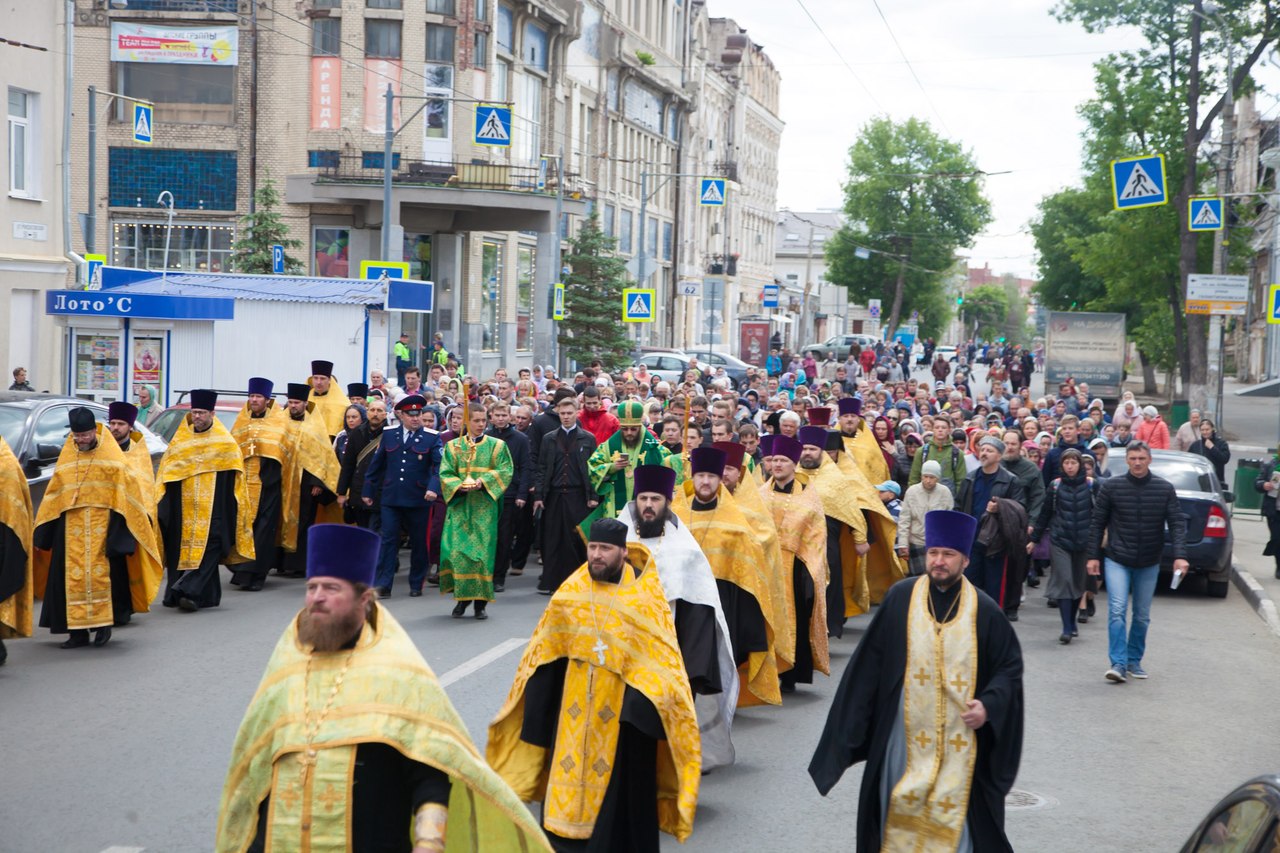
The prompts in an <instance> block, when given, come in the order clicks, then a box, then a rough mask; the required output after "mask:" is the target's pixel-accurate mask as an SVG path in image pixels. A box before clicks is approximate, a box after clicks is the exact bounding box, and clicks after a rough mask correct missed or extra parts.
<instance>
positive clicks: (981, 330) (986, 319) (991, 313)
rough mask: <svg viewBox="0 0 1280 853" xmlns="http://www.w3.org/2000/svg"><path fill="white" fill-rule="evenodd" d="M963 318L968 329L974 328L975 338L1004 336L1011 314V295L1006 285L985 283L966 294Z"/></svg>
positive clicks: (962, 311)
mask: <svg viewBox="0 0 1280 853" xmlns="http://www.w3.org/2000/svg"><path fill="white" fill-rule="evenodd" d="M960 316H961V319H962V320H964V328H965V330H966V331H968V330H974V333H973V337H974V338H975V339H987V340H995V339H996V338H999V337H1002V336H1004V329H1005V321H1006V320H1007V319H1008V316H1009V295H1008V294H1007V293H1006V292H1005V289H1004V286H1003V285H999V284H984V285H982V286H981V287H975V288H974V289H973V290H971V291H969V292H968V293H966V294H965V297H964V305H962V306H961V311H960Z"/></svg>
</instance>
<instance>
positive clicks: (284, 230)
mask: <svg viewBox="0 0 1280 853" xmlns="http://www.w3.org/2000/svg"><path fill="white" fill-rule="evenodd" d="M279 204H280V193H278V192H277V191H276V185H275V183H274V182H273V181H272V180H271V177H270V176H269V175H268V176H267V179H266V180H265V181H263V182H262V186H260V187H258V191H257V193H255V194H254V211H253V213H250V214H249V215H248V216H244V217H241V219H240V228H241V232H240V237H239V239H237V240H236V253H235V255H234V257H233V258H232V268H233V269H234V270H235V271H236V272H240V273H257V274H264V273H265V274H270V273H271V272H272V271H273V269H274V267H273V264H272V258H271V247H272V246H283V247H284V271H285V272H286V273H288V274H289V275H301V274H303V273H304V272H305V271H306V268H305V267H304V266H303V264H302V262H301V261H299V260H298V259H297V258H295V257H294V256H293V255H291V254H289V250H290V249H301V248H302V241H301V240H294V239H291V238H290V237H289V228H288V226H286V225H285V224H284V219H282V218H281V217H280V212H279V211H278V210H277V209H276V208H277V207H278V206H279Z"/></svg>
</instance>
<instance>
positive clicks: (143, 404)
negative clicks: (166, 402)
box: [134, 385, 164, 426]
mask: <svg viewBox="0 0 1280 853" xmlns="http://www.w3.org/2000/svg"><path fill="white" fill-rule="evenodd" d="M163 411H164V406H162V405H160V400H159V399H157V397H156V389H155V386H153V385H140V386H138V416H137V418H135V419H134V422H135V423H140V424H142V425H143V426H151V422H152V421H154V420H155V419H156V418H157V417H159V416H160V413H161V412H163Z"/></svg>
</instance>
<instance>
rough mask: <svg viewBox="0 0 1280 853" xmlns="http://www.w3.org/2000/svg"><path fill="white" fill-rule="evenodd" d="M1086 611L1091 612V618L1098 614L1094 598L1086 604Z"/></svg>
mask: <svg viewBox="0 0 1280 853" xmlns="http://www.w3.org/2000/svg"><path fill="white" fill-rule="evenodd" d="M1084 609H1085V610H1087V611H1088V612H1089V615H1090V616H1092V615H1093V614H1094V613H1097V612H1098V608H1097V607H1095V606H1094V604H1093V599H1092V598H1091V599H1089V600H1088V601H1086V602H1085V605H1084Z"/></svg>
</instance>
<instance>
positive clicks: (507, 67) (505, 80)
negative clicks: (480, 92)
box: [492, 59, 511, 103]
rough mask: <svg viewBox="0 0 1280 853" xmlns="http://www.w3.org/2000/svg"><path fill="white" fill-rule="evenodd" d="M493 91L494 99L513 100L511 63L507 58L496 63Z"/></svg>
mask: <svg viewBox="0 0 1280 853" xmlns="http://www.w3.org/2000/svg"><path fill="white" fill-rule="evenodd" d="M492 91H493V97H494V100H496V101H498V102H499V103H507V102H509V101H510V100H511V63H510V62H507V61H506V60H505V59H499V60H498V61H497V62H495V63H494V70H493V89H492Z"/></svg>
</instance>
